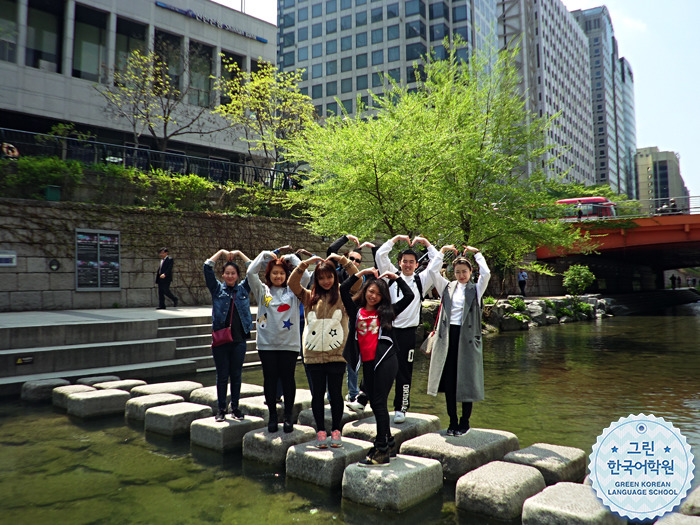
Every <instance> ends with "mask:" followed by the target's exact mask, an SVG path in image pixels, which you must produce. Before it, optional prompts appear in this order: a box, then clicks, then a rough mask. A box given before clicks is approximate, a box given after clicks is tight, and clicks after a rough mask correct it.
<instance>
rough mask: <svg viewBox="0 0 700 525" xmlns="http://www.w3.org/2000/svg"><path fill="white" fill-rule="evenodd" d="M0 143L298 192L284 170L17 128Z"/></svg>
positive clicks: (4, 132)
mask: <svg viewBox="0 0 700 525" xmlns="http://www.w3.org/2000/svg"><path fill="white" fill-rule="evenodd" d="M0 142H2V143H3V144H12V146H14V147H15V148H16V150H17V151H18V152H19V155H22V156H32V157H39V156H43V157H58V158H61V159H63V160H76V161H79V162H82V163H84V164H115V165H120V166H124V167H133V168H138V169H140V170H144V171H147V170H150V169H162V170H164V171H169V172H171V173H179V174H183V175H185V174H194V175H199V176H201V177H204V178H206V179H209V180H211V181H213V182H219V183H225V182H227V181H232V182H241V183H244V184H248V185H253V184H262V185H264V186H267V187H268V188H272V189H276V190H286V189H295V188H296V187H297V183H296V178H295V176H294V175H292V174H290V173H289V172H286V171H284V170H279V169H274V168H262V167H259V166H254V165H251V164H241V163H238V162H231V161H228V160H225V159H218V158H206V157H197V156H193V155H184V154H182V153H178V152H174V151H165V152H160V151H155V150H152V149H149V148H148V147H139V148H135V147H133V146H125V145H120V144H109V143H106V142H98V141H94V140H79V139H76V138H72V137H56V136H53V135H44V134H41V133H32V132H28V131H20V130H16V129H7V128H0Z"/></svg>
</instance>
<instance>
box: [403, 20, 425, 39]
mask: <svg viewBox="0 0 700 525" xmlns="http://www.w3.org/2000/svg"><path fill="white" fill-rule="evenodd" d="M416 37H421V38H425V24H424V23H423V21H421V20H414V21H413V22H406V39H409V38H416Z"/></svg>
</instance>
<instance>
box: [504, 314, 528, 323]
mask: <svg viewBox="0 0 700 525" xmlns="http://www.w3.org/2000/svg"><path fill="white" fill-rule="evenodd" d="M505 317H512V318H513V319H517V320H518V321H520V322H521V323H522V322H528V323H529V322H530V320H531V319H530V316H529V315H525V314H519V313H512V314H506V315H505Z"/></svg>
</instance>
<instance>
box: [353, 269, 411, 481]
mask: <svg viewBox="0 0 700 525" xmlns="http://www.w3.org/2000/svg"><path fill="white" fill-rule="evenodd" d="M377 273H378V272H377V270H376V269H375V268H367V269H365V270H362V271H360V272H358V273H356V274H355V275H351V276H350V277H349V278H348V279H347V280H346V281H345V282H343V284H342V285H341V286H340V296H341V298H342V299H343V304H344V305H345V310H346V311H347V313H348V316H349V326H348V339H347V343H346V345H345V351H344V352H343V357H345V360H346V361H347V362H348V366H349V367H351V368H352V369H354V370H355V371H359V369H360V362H362V372H363V375H364V379H363V387H362V391H363V392H365V393H366V394H367V396H368V397H369V402H370V405H371V407H372V411H373V412H374V417H375V419H376V420H377V436H376V438H375V440H374V448H372V450H370V451H369V454H367V457H366V458H365V459H364V460H362V461H360V465H362V466H368V467H371V466H386V465H388V464H389V460H390V457H391V450H390V443H391V442H393V439H392V437H391V428H390V426H389V411H388V409H387V399H388V397H389V392H391V388H392V385H393V384H394V379H395V378H396V372H397V370H398V367H399V363H398V360H397V357H396V348H395V345H394V337H393V331H394V330H393V327H392V322H393V321H394V319H395V318H396V316H397V315H398V314H400V313H401V312H402V311H403V310H404V309H405V308H406V307H407V306H408V305H409V304H411V301H412V300H413V292H412V291H411V288H410V286H409V285H408V284H407V283H406V281H404V280H403V279H402V278H399V277H397V276H396V274H393V273H385V274H383V275H382V276H380V277H379V278H377V279H376V280H368V281H367V282H366V283H365V284H364V286H363V287H362V288H361V289H360V291H359V292H358V293H357V294H356V295H355V296H352V295H351V293H350V288H352V285H353V284H355V282H357V280H358V279H360V278H362V277H363V276H364V275H369V274H372V275H373V276H375V277H376V276H377ZM383 277H386V278H388V279H391V280H396V281H397V284H398V286H399V288H400V289H401V294H402V297H401V300H400V301H398V302H397V303H396V304H392V303H391V295H390V294H389V286H388V285H387V283H386V282H385V281H384V280H382V278H383Z"/></svg>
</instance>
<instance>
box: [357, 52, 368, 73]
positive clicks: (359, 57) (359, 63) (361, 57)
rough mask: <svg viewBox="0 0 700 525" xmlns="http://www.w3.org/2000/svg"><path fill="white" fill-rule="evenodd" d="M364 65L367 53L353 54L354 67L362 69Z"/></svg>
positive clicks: (365, 64) (365, 65)
mask: <svg viewBox="0 0 700 525" xmlns="http://www.w3.org/2000/svg"><path fill="white" fill-rule="evenodd" d="M365 67H367V53H362V54H360V55H355V69H362V68H365Z"/></svg>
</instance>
